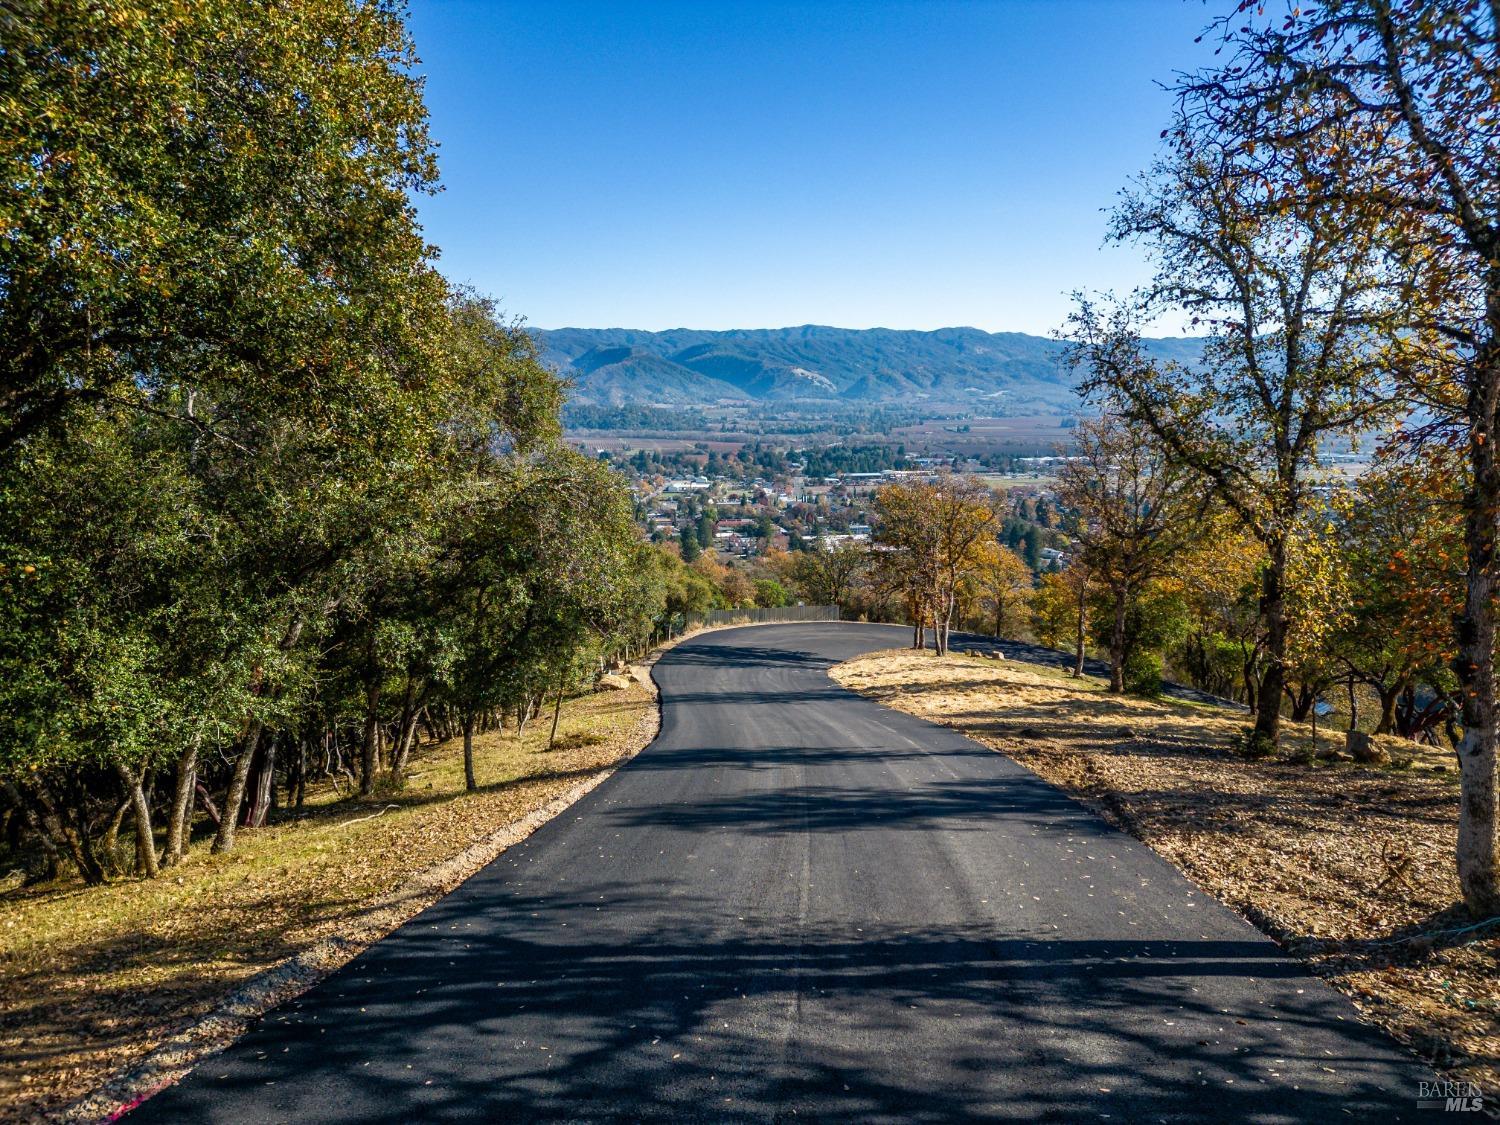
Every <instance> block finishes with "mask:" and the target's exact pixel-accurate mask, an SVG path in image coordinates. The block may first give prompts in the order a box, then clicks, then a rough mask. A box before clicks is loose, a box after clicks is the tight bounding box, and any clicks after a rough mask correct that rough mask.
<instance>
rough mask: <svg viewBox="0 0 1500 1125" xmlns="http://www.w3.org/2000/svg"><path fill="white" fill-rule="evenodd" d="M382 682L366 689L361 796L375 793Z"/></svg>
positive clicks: (360, 778)
mask: <svg viewBox="0 0 1500 1125" xmlns="http://www.w3.org/2000/svg"><path fill="white" fill-rule="evenodd" d="M379 731H380V681H379V680H376V681H375V682H374V683H372V684H368V685H366V687H365V737H364V743H363V745H362V747H361V750H360V756H359V795H360V796H361V797H368V796H370V795H371V794H372V793H374V792H375V770H376V767H377V762H376V756H377V754H378V752H379V750H380V741H379V739H380V734H379Z"/></svg>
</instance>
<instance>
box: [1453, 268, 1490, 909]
mask: <svg viewBox="0 0 1500 1125" xmlns="http://www.w3.org/2000/svg"><path fill="white" fill-rule="evenodd" d="M1491 305H1492V307H1491V310H1490V311H1491V317H1492V320H1495V321H1500V292H1497V293H1496V294H1495V295H1494V296H1492V297H1491ZM1474 375H1475V378H1474V381H1473V385H1472V386H1471V387H1470V390H1469V402H1468V414H1469V422H1470V426H1471V428H1472V429H1473V430H1474V434H1473V437H1472V439H1471V441H1470V443H1469V465H1470V469H1471V470H1472V473H1471V478H1472V479H1471V482H1470V485H1469V491H1468V495H1466V496H1465V497H1464V508H1465V517H1466V518H1465V522H1464V541H1465V548H1466V554H1467V564H1468V565H1467V569H1468V582H1467V585H1466V587H1465V589H1464V606H1463V611H1462V612H1461V613H1460V614H1459V617H1458V621H1457V633H1458V637H1457V639H1458V653H1457V656H1456V658H1455V660H1454V671H1455V672H1456V673H1457V675H1458V682H1459V684H1460V685H1461V689H1462V691H1461V699H1462V704H1463V725H1464V733H1463V738H1462V739H1460V740H1459V744H1458V779H1459V799H1458V882H1459V886H1460V888H1461V889H1462V891H1463V896H1464V904H1465V905H1466V906H1468V908H1469V912H1470V913H1471V914H1473V915H1474V916H1475V917H1489V916H1490V915H1492V914H1495V913H1497V912H1500V878H1497V870H1496V857H1495V741H1496V738H1497V734H1500V732H1497V729H1496V727H1497V720H1500V708H1497V700H1496V690H1495V562H1496V556H1495V537H1496V535H1497V534H1500V459H1497V457H1496V453H1495V442H1496V440H1500V434H1497V433H1496V426H1495V421H1496V414H1497V410H1500V340H1496V341H1492V342H1491V343H1490V345H1489V347H1488V348H1487V349H1486V350H1485V353H1482V354H1481V355H1480V356H1478V357H1476V361H1475V372H1474Z"/></svg>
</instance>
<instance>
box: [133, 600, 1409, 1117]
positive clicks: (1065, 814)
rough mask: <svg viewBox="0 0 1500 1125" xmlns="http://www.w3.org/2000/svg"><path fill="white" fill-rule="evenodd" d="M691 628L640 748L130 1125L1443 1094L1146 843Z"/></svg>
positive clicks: (1109, 1110)
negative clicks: (657, 717) (1422, 1087)
mask: <svg viewBox="0 0 1500 1125" xmlns="http://www.w3.org/2000/svg"><path fill="white" fill-rule="evenodd" d="M902 639H903V631H902V630H898V629H896V628H893V627H889V626H879V625H854V624H845V625H830V624H808V625H777V626H760V627H754V628H746V629H733V630H726V631H722V632H716V633H710V634H706V635H704V636H702V637H700V638H695V639H693V640H691V641H690V642H688V643H685V644H682V645H680V646H679V647H678V648H676V649H674V650H673V651H672V652H670V653H669V654H668V655H667V656H666V657H665V658H664V659H663V660H662V661H661V662H660V664H658V666H657V669H656V677H657V681H658V683H659V684H660V685H661V691H662V700H663V725H662V730H661V735H660V737H659V738H657V740H656V741H655V742H654V743H653V744H652V745H651V746H650V747H649V748H648V749H647V750H646V751H644V752H643V753H642V754H641V755H640V756H638V757H637V758H636V759H634V760H633V761H632V762H630V763H629V764H628V765H626V766H625V767H623V768H622V769H620V770H619V772H617V773H616V774H615V775H614V776H613V777H612V778H610V779H609V780H608V781H607V782H605V783H604V784H603V785H601V786H600V787H599V788H597V789H595V790H594V791H593V792H592V793H590V794H589V795H588V796H586V797H585V798H583V800H581V801H580V802H579V803H578V804H577V805H575V806H574V807H573V808H571V809H570V810H568V811H567V812H565V813H564V814H562V815H561V816H560V817H558V818H557V819H555V820H553V821H552V822H551V823H549V824H547V825H546V826H544V827H543V828H542V829H540V830H539V831H538V832H536V833H535V834H534V835H533V836H532V837H531V838H530V839H528V840H527V841H525V842H524V843H522V844H520V845H518V846H517V847H514V848H512V849H511V850H510V851H508V852H506V853H505V854H504V855H502V856H501V857H500V858H499V859H497V860H496V861H495V862H494V863H493V864H491V865H490V866H489V867H487V868H486V869H484V870H483V871H481V872H479V873H478V874H477V875H475V876H474V877H473V878H472V879H470V880H469V881H468V882H467V883H465V884H464V885H463V886H462V887H460V888H459V889H458V890H456V891H455V892H454V893H453V894H451V895H449V896H448V897H447V898H445V899H443V900H442V901H441V902H439V903H437V904H436V905H434V906H433V907H431V908H430V909H428V910H426V911H425V912H423V913H422V914H420V915H418V916H417V917H416V918H414V919H412V921H410V922H409V923H407V924H406V925H404V926H402V927H401V928H400V929H398V930H397V931H396V932H394V933H393V934H391V935H390V936H389V937H388V938H386V939H385V940H383V941H381V942H379V943H377V944H376V945H375V946H373V947H372V948H371V949H369V950H368V951H366V952H365V953H364V954H362V955H361V956H360V957H358V958H357V959H355V960H354V961H353V962H351V963H350V964H349V965H348V966H346V967H345V968H344V969H343V970H341V971H340V972H338V973H336V974H335V975H333V976H332V977H330V978H329V979H328V980H327V981H325V982H324V983H322V984H321V985H319V986H318V987H317V988H315V989H313V990H312V991H310V992H309V993H307V994H306V995H304V996H303V997H302V998H301V999H300V1000H298V1001H296V1002H294V1003H292V1004H290V1005H288V1006H286V1007H284V1008H282V1009H279V1010H277V1011H275V1012H272V1013H271V1014H270V1015H269V1016H268V1017H267V1018H266V1020H265V1021H264V1022H263V1023H262V1024H261V1026H260V1027H259V1028H258V1029H256V1030H255V1031H253V1032H252V1033H251V1034H249V1035H248V1036H246V1037H245V1038H244V1039H243V1040H241V1041H240V1042H239V1043H238V1044H236V1045H235V1046H234V1047H232V1048H231V1049H230V1050H229V1051H227V1052H226V1053H224V1054H223V1055H219V1056H216V1057H213V1058H211V1059H209V1060H207V1061H206V1062H204V1063H203V1064H201V1065H200V1066H199V1068H198V1069H197V1071H196V1072H195V1073H194V1074H192V1075H190V1076H189V1077H188V1078H187V1079H186V1080H185V1081H184V1082H182V1083H181V1084H179V1085H178V1086H176V1087H174V1088H172V1089H170V1090H167V1091H165V1092H163V1093H162V1094H160V1095H158V1096H157V1097H155V1098H152V1099H151V1100H149V1101H148V1102H146V1103H145V1104H144V1105H143V1106H142V1107H141V1108H140V1109H139V1110H137V1111H136V1112H135V1113H134V1114H132V1115H131V1119H132V1121H136V1120H141V1121H147V1120H162V1121H185V1120H193V1121H223V1122H255V1123H261V1122H267V1121H279V1120H299V1121H366V1122H368V1121H380V1122H384V1121H389V1122H397V1121H401V1122H405V1121H413V1120H443V1119H483V1120H498V1121H526V1122H530V1121H538V1120H572V1121H577V1120H622V1121H636V1120H643V1119H670V1120H702V1121H724V1120H756V1121H766V1120H778V1121H780V1120H787V1121H790V1120H793V1119H797V1120H814V1121H839V1122H842V1121H848V1122H854V1121H858V1122H871V1121H913V1122H940V1121H953V1120H961V1119H978V1118H982V1119H988V1120H1000V1121H1058V1122H1070V1123H1071V1122H1079V1121H1102V1120H1112V1121H1115V1122H1154V1121H1217V1122H1227V1121H1256V1122H1282V1121H1285V1122H1293V1121H1297V1122H1302V1121H1322V1120H1328V1119H1332V1120H1360V1121H1396V1120H1405V1119H1408V1118H1411V1119H1416V1117H1417V1109H1416V1099H1417V1082H1418V1081H1419V1080H1421V1079H1423V1078H1429V1079H1430V1078H1431V1075H1430V1073H1428V1072H1426V1071H1424V1070H1423V1069H1422V1068H1420V1067H1419V1066H1418V1065H1416V1064H1415V1063H1413V1062H1412V1061H1411V1060H1410V1059H1408V1058H1407V1057H1406V1056H1405V1055H1404V1054H1403V1053H1401V1052H1400V1051H1399V1050H1398V1049H1397V1048H1395V1047H1394V1046H1393V1045H1391V1044H1390V1043H1389V1042H1388V1041H1387V1040H1385V1039H1384V1038H1383V1037H1382V1036H1380V1035H1379V1034H1378V1033H1376V1032H1374V1031H1372V1030H1370V1029H1369V1028H1367V1027H1366V1026H1364V1025H1363V1024H1361V1023H1360V1022H1359V1021H1358V1020H1357V1018H1356V1016H1355V1013H1354V1010H1353V1008H1352V1007H1351V1006H1350V1005H1349V1004H1348V1003H1347V1002H1346V1001H1345V1000H1344V999H1343V998H1342V997H1340V996H1339V995H1337V994H1336V993H1335V992H1333V991H1332V990H1331V989H1329V988H1327V987H1326V986H1324V985H1322V984H1321V983H1319V982H1318V981H1316V980H1315V979H1313V978H1312V977H1310V976H1308V975H1307V974H1306V973H1305V972H1304V971H1303V969H1302V968H1301V967H1300V966H1299V965H1298V964H1297V963H1295V962H1294V961H1292V960H1290V959H1288V958H1286V957H1284V956H1283V955H1282V954H1281V953H1280V952H1279V951H1278V949H1277V947H1276V946H1275V945H1274V944H1273V943H1272V942H1270V941H1269V940H1267V939H1266V938H1264V937H1263V936H1261V935H1260V934H1259V933H1258V932H1257V931H1255V930H1254V929H1253V928H1251V927H1250V926H1249V925H1248V924H1246V923H1245V922H1244V921H1243V920H1241V919H1240V918H1239V917H1238V916H1237V915H1235V914H1233V913H1232V912H1231V911H1229V910H1227V909H1225V908H1223V907H1221V906H1219V905H1217V904H1216V903H1215V902H1213V901H1212V900H1211V899H1209V898H1207V897H1206V896H1205V895H1204V894H1203V893H1201V892H1200V891H1199V890H1198V889H1197V888H1195V887H1194V886H1193V885H1192V884H1191V883H1189V882H1188V881H1187V880H1186V879H1185V878H1183V877H1182V876H1181V875H1179V874H1178V873H1177V872H1176V871H1175V870H1174V869H1173V868H1172V867H1171V866H1170V865H1168V864H1167V863H1166V862H1164V861H1163V860H1161V859H1160V858H1158V857H1157V856H1156V855H1155V854H1154V853H1152V852H1151V851H1150V850H1148V849H1147V848H1145V847H1144V846H1143V845H1141V844H1140V843H1138V842H1137V841H1135V840H1133V839H1131V838H1129V837H1127V836H1125V835H1123V834H1121V833H1119V832H1117V831H1115V830H1113V829H1111V828H1109V827H1108V826H1107V825H1105V824H1104V823H1103V822H1102V821H1100V820H1099V819H1097V818H1096V817H1095V816H1093V815H1092V814H1090V813H1089V812H1088V811H1086V810H1085V809H1083V808H1082V807H1081V806H1079V805H1078V804H1076V803H1074V802H1073V801H1071V800H1070V799H1069V798H1067V797H1066V796H1064V795H1062V794H1061V793H1060V792H1059V791H1058V790H1056V789H1054V788H1052V787H1051V786H1050V785H1048V784H1046V783H1044V782H1042V781H1041V780H1040V779H1038V778H1037V777H1035V776H1034V775H1033V774H1031V773H1029V772H1028V771H1026V770H1025V769H1022V768H1021V767H1019V766H1017V765H1015V764H1014V763H1013V762H1011V761H1010V760H1009V759H1007V758H1005V757H1003V756H1001V755H1000V754H997V753H995V752H993V751H991V750H988V749H986V748H984V747H981V746H979V745H977V744H976V743H973V742H970V741H968V740H967V739H965V738H962V737H960V736H959V735H957V734H955V733H954V732H952V731H949V730H946V729H944V728H941V727H937V726H933V725H931V724H929V723H926V722H923V721H922V720H919V719H916V718H913V717H911V716H908V715H904V714H901V713H899V712H895V711H890V710H887V709H885V708H883V707H880V706H879V705H877V704H875V703H872V702H870V701H868V700H865V699H862V698H860V697H858V696H856V695H853V694H852V693H850V692H847V691H845V690H844V689H842V688H840V687H839V686H837V685H836V684H834V683H833V681H832V680H830V679H829V678H828V676H827V674H826V672H827V669H828V668H829V667H830V666H831V665H832V664H833V663H835V662H837V661H839V660H844V659H847V658H849V657H851V656H854V655H856V654H858V653H861V652H867V651H871V650H874V649H879V648H885V647H891V646H893V645H899V644H901V643H902Z"/></svg>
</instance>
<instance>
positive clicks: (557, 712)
mask: <svg viewBox="0 0 1500 1125" xmlns="http://www.w3.org/2000/svg"><path fill="white" fill-rule="evenodd" d="M562 699H563V678H562V677H561V676H558V677H557V701H556V702H555V703H553V704H552V729H551V730H550V731H549V732H547V749H548V750H551V749H552V747H554V746H555V745H557V721H558V720H559V719H561V718H562Z"/></svg>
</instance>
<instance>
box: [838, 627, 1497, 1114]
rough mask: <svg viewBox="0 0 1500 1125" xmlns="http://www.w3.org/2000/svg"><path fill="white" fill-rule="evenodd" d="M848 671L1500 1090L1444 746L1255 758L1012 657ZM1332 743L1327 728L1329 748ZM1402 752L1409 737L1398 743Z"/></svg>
mask: <svg viewBox="0 0 1500 1125" xmlns="http://www.w3.org/2000/svg"><path fill="white" fill-rule="evenodd" d="M833 676H834V678H835V679H836V680H837V681H839V682H840V683H841V684H843V685H845V686H846V687H848V688H851V689H852V690H855V691H858V692H861V693H862V694H865V695H868V696H871V697H872V698H874V699H877V700H878V701H880V702H881V703H884V704H886V705H887V706H890V707H894V708H897V709H898V710H902V711H906V712H908V713H910V714H913V715H917V716H920V717H921V718H924V719H928V720H931V721H933V722H937V723H942V724H943V725H945V726H948V727H951V728H953V729H955V730H958V731H960V732H962V733H963V734H965V735H968V736H969V737H971V738H974V739H975V740H977V741H979V742H982V743H984V744H986V745H988V746H990V747H992V748H993V749H995V750H998V751H999V752H1001V753H1003V754H1006V755H1008V756H1009V757H1011V758H1013V759H1014V760H1015V761H1017V762H1019V763H1021V764H1022V765H1024V766H1026V767H1027V768H1029V769H1031V770H1033V771H1034V772H1036V773H1037V774H1039V775H1040V776H1041V777H1043V778H1045V779H1046V780H1048V781H1050V782H1052V783H1053V784H1055V785H1057V786H1059V787H1060V788H1062V789H1064V790H1066V791H1067V792H1068V793H1069V794H1071V795H1073V796H1074V797H1076V798H1078V799H1079V800H1081V801H1083V802H1085V803H1086V804H1089V805H1090V806H1092V807H1093V808H1095V809H1096V810H1098V811H1099V812H1100V813H1101V814H1102V815H1104V816H1105V817H1106V818H1108V819H1109V820H1111V821H1113V822H1114V823H1115V824H1117V825H1119V826H1120V827H1122V828H1124V829H1125V830H1126V831H1128V832H1130V833H1131V834H1132V835H1134V836H1136V837H1138V838H1139V839H1141V840H1142V841H1144V842H1145V843H1146V844H1148V845H1149V846H1150V847H1151V848H1153V849H1154V850H1155V851H1157V852H1158V853H1160V854H1161V855H1163V856H1164V857H1166V858H1167V859H1168V860H1170V861H1171V862H1172V863H1174V864H1175V865H1177V866H1178V867H1179V868H1181V869H1182V871H1183V872H1184V873H1186V874H1187V875H1188V877H1190V878H1191V879H1193V880H1194V881H1195V882H1196V883H1197V884H1198V885H1199V886H1201V887H1203V888H1204V889H1205V890H1207V891H1208V892H1210V893H1211V894H1213V895H1214V896H1216V897H1217V898H1218V899H1219V900H1220V901H1222V902H1224V903H1226V904H1227V905H1229V906H1231V907H1233V908H1235V909H1237V910H1239V911H1240V912H1241V913H1243V914H1244V915H1245V916H1246V917H1247V918H1248V919H1249V920H1250V921H1252V922H1253V923H1255V924H1256V925H1257V926H1259V927H1260V928H1261V929H1262V930H1264V931H1265V932H1266V933H1268V934H1269V935H1270V936H1271V937H1273V938H1275V939H1276V940H1277V941H1278V942H1280V943H1281V945H1282V946H1283V947H1284V948H1286V949H1287V950H1288V951H1289V952H1290V953H1292V954H1293V955H1295V956H1297V957H1299V958H1301V959H1302V960H1304V961H1305V962H1307V964H1308V965H1309V967H1310V968H1311V969H1312V971H1314V972H1315V973H1317V974H1318V975H1319V976H1321V977H1323V978H1325V979H1326V980H1328V981H1329V982H1330V983H1331V984H1333V985H1334V986H1335V987H1337V988H1338V989H1340V990H1341V991H1342V992H1344V993H1345V994H1346V995H1348V996H1349V997H1350V998H1351V999H1352V1000H1353V1001H1354V1003H1355V1004H1356V1005H1357V1006H1358V1007H1359V1009H1360V1011H1361V1012H1362V1013H1363V1014H1364V1015H1365V1016H1366V1017H1367V1018H1368V1019H1369V1020H1370V1021H1371V1022H1372V1023H1375V1024H1377V1025H1379V1026H1380V1027H1382V1028H1384V1029H1386V1030H1387V1031H1388V1032H1389V1033H1391V1034H1392V1035H1394V1036H1395V1037H1396V1038H1397V1039H1399V1040H1401V1041H1402V1042H1403V1043H1405V1044H1407V1045H1408V1046H1409V1047H1411V1048H1412V1049H1413V1050H1414V1051H1416V1052H1417V1053H1418V1054H1419V1055H1420V1056H1422V1057H1423V1058H1425V1059H1427V1060H1428V1061H1430V1062H1432V1063H1433V1064H1434V1065H1435V1066H1436V1067H1438V1068H1439V1069H1441V1070H1443V1071H1444V1072H1446V1073H1447V1074H1448V1075H1450V1076H1452V1077H1454V1078H1460V1079H1465V1080H1468V1081H1473V1082H1476V1083H1478V1084H1479V1085H1480V1087H1481V1088H1482V1089H1484V1090H1485V1091H1486V1092H1487V1093H1488V1092H1491V1091H1497V1092H1500V971H1497V970H1500V926H1485V927H1480V928H1478V929H1474V928H1471V927H1472V925H1473V923H1472V921H1471V920H1470V919H1469V918H1468V917H1467V916H1466V915H1464V914H1463V913H1462V912H1461V911H1460V910H1457V909H1455V908H1454V904H1455V903H1456V902H1457V901H1458V898H1459V892H1458V882H1457V878H1456V876H1455V874H1454V861H1453V849H1454V839H1455V824H1456V820H1457V809H1458V786H1457V783H1456V780H1455V775H1454V773H1453V769H1452V758H1451V755H1449V754H1446V753H1443V752H1440V751H1437V750H1434V749H1431V748H1418V747H1415V746H1411V749H1410V753H1409V756H1403V757H1399V758H1397V759H1395V761H1396V764H1395V765H1391V766H1385V767H1374V766H1361V765H1356V764H1353V763H1349V762H1344V761H1338V760H1332V761H1328V760H1322V761H1319V760H1313V761H1311V762H1309V761H1308V760H1307V758H1310V757H1311V755H1306V754H1305V751H1307V750H1311V749H1313V747H1312V746H1310V745H1308V740H1309V738H1310V731H1309V730H1308V729H1307V728H1305V727H1303V726H1301V725H1300V724H1291V725H1290V730H1289V736H1288V739H1287V743H1288V746H1289V748H1290V750H1291V752H1290V753H1288V754H1286V755H1285V756H1282V757H1276V758H1271V759H1266V760H1260V761H1251V760H1247V759H1246V758H1244V757H1242V756H1240V755H1239V754H1237V753H1236V752H1235V751H1234V750H1233V749H1232V739H1233V737H1234V735H1235V734H1236V733H1237V732H1239V731H1240V730H1241V729H1243V727H1244V725H1245V719H1244V717H1243V716H1242V715H1236V714H1235V713H1233V712H1231V711H1229V710H1227V709H1223V708H1218V707H1213V706H1209V705H1204V704H1195V703H1190V702H1183V701H1176V700H1166V699H1139V698H1130V697H1121V696H1112V695H1109V694H1108V693H1107V692H1106V691H1105V685H1104V683H1103V682H1102V681H1101V680H1098V679H1096V678H1093V677H1087V676H1086V677H1083V678H1081V679H1074V678H1072V677H1071V676H1069V675H1068V674H1067V673H1066V672H1065V671H1062V670H1060V669H1056V668H1048V667H1041V666H1038V665H1034V664H1028V663H1024V662H1021V661H1015V660H1000V661H997V660H991V659H985V658H982V657H977V656H963V655H958V654H954V655H953V656H950V657H949V658H948V659H946V660H943V659H939V658H937V657H936V656H934V655H933V654H932V653H930V652H917V651H912V650H909V649H903V650H892V651H887V652H881V653H872V654H870V655H868V656H863V657H859V658H857V659H855V660H851V661H849V662H848V663H846V664H842V665H839V666H838V667H836V668H835V669H834V670H833ZM1335 739H1338V744H1339V745H1341V743H1342V736H1341V733H1340V732H1324V733H1323V735H1322V742H1321V745H1322V746H1323V747H1324V748H1325V753H1326V752H1327V749H1328V748H1331V747H1333V746H1334V745H1335ZM1408 745H1409V744H1408Z"/></svg>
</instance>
